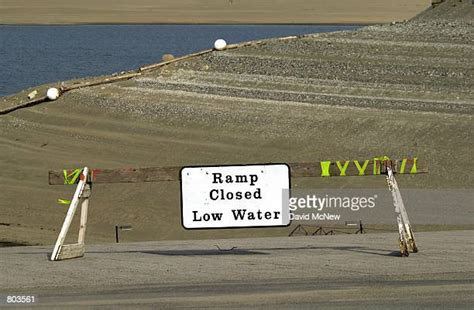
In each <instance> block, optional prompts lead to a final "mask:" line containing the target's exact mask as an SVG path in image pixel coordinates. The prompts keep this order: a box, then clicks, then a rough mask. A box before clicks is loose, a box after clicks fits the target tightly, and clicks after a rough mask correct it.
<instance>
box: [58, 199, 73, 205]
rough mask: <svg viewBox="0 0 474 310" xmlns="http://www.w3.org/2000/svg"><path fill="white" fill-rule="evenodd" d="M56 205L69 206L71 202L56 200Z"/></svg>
mask: <svg viewBox="0 0 474 310" xmlns="http://www.w3.org/2000/svg"><path fill="white" fill-rule="evenodd" d="M58 203H59V204H60V205H70V204H71V200H67V199H58Z"/></svg>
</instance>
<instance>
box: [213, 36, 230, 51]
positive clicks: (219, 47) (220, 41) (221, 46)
mask: <svg viewBox="0 0 474 310" xmlns="http://www.w3.org/2000/svg"><path fill="white" fill-rule="evenodd" d="M226 46H227V42H226V41H225V40H223V39H218V40H216V42H214V48H215V49H216V50H218V51H222V50H223V49H225V47H226Z"/></svg>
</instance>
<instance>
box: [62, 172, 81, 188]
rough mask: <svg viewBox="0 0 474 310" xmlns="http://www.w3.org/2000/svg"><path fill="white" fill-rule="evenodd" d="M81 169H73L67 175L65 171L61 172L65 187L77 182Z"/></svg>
mask: <svg viewBox="0 0 474 310" xmlns="http://www.w3.org/2000/svg"><path fill="white" fill-rule="evenodd" d="M81 172H82V169H74V171H73V172H71V174H67V170H63V174H64V184H66V185H72V184H75V183H76V181H77V178H79V176H80V175H81Z"/></svg>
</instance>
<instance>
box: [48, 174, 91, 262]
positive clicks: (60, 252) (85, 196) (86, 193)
mask: <svg viewBox="0 0 474 310" xmlns="http://www.w3.org/2000/svg"><path fill="white" fill-rule="evenodd" d="M88 174H89V169H88V168H87V167H85V168H84V169H83V170H82V172H81V175H80V179H79V183H78V184H77V188H76V191H75V192H74V196H73V198H72V201H71V204H70V205H69V210H68V211H67V214H66V218H65V220H64V223H63V226H62V227H61V232H60V233H59V236H58V239H57V240H56V244H55V245H54V249H53V252H52V253H51V260H52V261H57V260H63V259H68V258H75V257H82V256H84V252H85V246H84V239H85V234H86V225H87V212H88V208H89V197H90V194H91V187H90V184H89V183H88V182H87V178H88ZM81 200H82V205H81V222H80V227H79V237H78V239H77V243H76V244H64V240H65V239H66V235H67V232H68V230H69V227H70V226H71V222H72V219H73V217H74V214H75V213H76V209H77V206H78V205H79V202H80V201H81Z"/></svg>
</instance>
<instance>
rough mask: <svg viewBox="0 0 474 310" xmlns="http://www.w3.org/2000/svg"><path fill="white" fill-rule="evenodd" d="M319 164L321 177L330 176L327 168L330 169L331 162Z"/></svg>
mask: <svg viewBox="0 0 474 310" xmlns="http://www.w3.org/2000/svg"><path fill="white" fill-rule="evenodd" d="M320 164H321V176H322V177H329V176H331V175H330V174H329V167H331V162H330V161H322V162H320Z"/></svg>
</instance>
